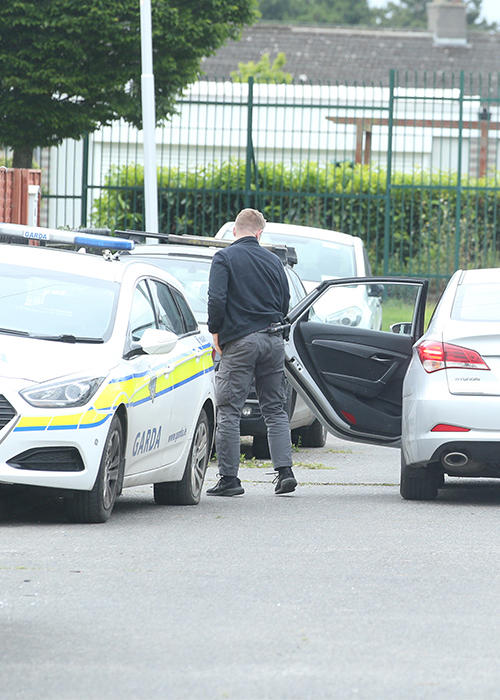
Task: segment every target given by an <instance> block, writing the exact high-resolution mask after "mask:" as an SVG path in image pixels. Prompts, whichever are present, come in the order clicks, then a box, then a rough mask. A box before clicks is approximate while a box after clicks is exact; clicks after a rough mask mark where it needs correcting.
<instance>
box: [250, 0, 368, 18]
mask: <svg viewBox="0 0 500 700" xmlns="http://www.w3.org/2000/svg"><path fill="white" fill-rule="evenodd" d="M259 9H260V12H261V14H262V19H268V20H279V21H282V22H294V23H295V22H308V23H309V22H314V23H316V24H371V22H372V17H373V13H372V10H370V8H369V7H368V2H367V0H261V2H260V6H259Z"/></svg>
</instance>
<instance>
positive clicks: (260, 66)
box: [231, 51, 292, 83]
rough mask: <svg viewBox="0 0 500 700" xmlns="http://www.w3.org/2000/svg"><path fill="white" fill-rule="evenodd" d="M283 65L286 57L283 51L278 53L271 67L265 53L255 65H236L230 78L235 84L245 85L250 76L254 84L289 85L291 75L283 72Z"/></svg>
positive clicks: (250, 63) (251, 63) (249, 63)
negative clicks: (236, 67)
mask: <svg viewBox="0 0 500 700" xmlns="http://www.w3.org/2000/svg"><path fill="white" fill-rule="evenodd" d="M285 63H286V55H285V54H284V53H283V51H280V52H279V53H278V55H277V56H276V58H275V59H274V61H273V63H272V65H271V61H270V59H269V54H268V53H265V54H263V55H262V57H261V59H260V60H259V61H257V63H255V61H248V63H238V70H233V71H231V78H232V80H233V81H234V82H235V83H246V82H248V78H250V76H252V77H253V79H254V80H255V82H256V83H291V82H292V76H291V74H290V73H286V72H285V71H284V70H283V68H284V67H285Z"/></svg>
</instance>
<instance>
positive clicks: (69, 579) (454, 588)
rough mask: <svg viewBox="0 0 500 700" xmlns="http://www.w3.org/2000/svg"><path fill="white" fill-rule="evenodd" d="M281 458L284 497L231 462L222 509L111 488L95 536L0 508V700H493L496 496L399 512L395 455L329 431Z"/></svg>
mask: <svg viewBox="0 0 500 700" xmlns="http://www.w3.org/2000/svg"><path fill="white" fill-rule="evenodd" d="M294 459H295V463H296V467H295V471H296V474H297V476H298V479H299V482H300V485H299V488H298V489H297V491H296V493H295V494H294V495H291V496H283V497H275V496H274V495H273V486H272V483H271V482H272V475H271V476H267V475H266V473H265V472H266V471H267V469H266V468H265V467H264V468H260V467H259V466H257V465H256V464H255V463H252V462H250V463H248V462H246V463H245V462H244V463H243V466H242V470H241V476H242V480H243V482H244V485H245V489H246V493H245V495H244V496H242V497H236V498H229V499H227V498H226V499H224V498H209V497H206V496H204V497H203V498H202V500H201V503H200V505H199V506H197V507H180V508H174V507H170V508H169V507H158V506H155V505H154V504H153V500H152V492H151V488H150V487H141V488H134V489H129V490H127V491H125V493H124V495H123V496H122V498H120V499H119V501H118V503H117V507H116V511H115V512H114V514H113V516H112V518H111V520H110V521H109V522H108V523H106V524H105V525H69V524H68V523H67V522H65V520H64V515H63V512H62V508H61V504H60V503H59V501H57V500H53V499H52V500H50V499H44V502H43V504H42V505H40V503H39V502H37V500H35V499H34V498H33V497H30V498H28V497H24V498H19V499H17V500H16V501H15V502H14V501H11V502H10V504H5V503H4V505H6V510H4V520H3V522H2V524H1V527H2V530H3V532H2V545H1V546H0V584H1V586H0V621H1V626H2V640H3V644H2V664H1V665H0V684H1V685H0V687H1V688H2V692H1V693H0V696H1V697H2V698H6V700H11V698H23V699H24V698H26V699H28V698H29V699H30V700H31V699H33V700H34V699H35V698H36V699H37V700H39V699H40V698H44V700H47V699H48V700H52V699H54V700H56V699H57V700H67V699H68V700H69V699H71V700H73V699H75V700H81V699H84V700H87V699H92V700H93V699H94V698H95V699H96V700H107V699H108V698H109V699H115V698H116V699H117V700H118V699H120V700H122V699H123V698H134V699H136V698H139V699H142V698H144V700H150V699H153V698H154V699H156V698H158V699H160V698H162V699H165V698H168V699H169V700H170V699H174V700H176V699H177V698H179V699H181V698H182V699H184V698H186V699H188V698H189V699H193V698H194V699H197V698H200V699H201V698H204V699H205V698H209V699H212V698H213V699H221V700H223V699H226V698H230V699H231V698H232V699H235V700H240V699H241V700H243V699H245V700H246V699H249V700H253V699H255V700H260V699H262V698H269V699H272V700H276V699H288V698H297V699H298V700H299V699H300V700H303V699H304V698H311V700H316V699H317V698H339V700H343V699H344V698H370V699H371V698H373V699H376V700H378V699H379V698H419V700H420V698H453V700H455V699H456V698H472V697H474V698H492V697H496V696H497V695H498V687H499V684H500V670H499V665H498V660H497V652H496V649H497V647H498V645H499V643H500V626H499V622H498V619H499V618H498V613H497V610H498V590H499V564H498V562H499V561H500V551H499V545H498V537H497V535H496V533H497V529H498V515H497V513H498V507H499V505H500V490H499V487H498V486H497V484H496V483H494V482H475V483H474V484H471V483H468V482H464V484H456V483H451V484H450V485H449V486H447V488H446V489H445V491H444V493H443V496H442V497H440V499H439V500H438V501H436V502H431V503H417V502H405V501H402V500H401V498H400V496H399V492H398V476H399V453H398V452H397V451H396V450H391V449H389V448H372V447H365V446H362V445H357V444H354V443H352V444H351V443H346V442H341V441H339V440H336V439H334V438H331V437H330V438H329V439H328V441H327V445H326V447H325V448H322V449H317V450H312V449H311V450H305V449H304V450H299V451H297V452H294ZM243 460H244V457H243ZM215 479H216V466H215V465H214V464H212V465H211V466H210V468H209V474H208V478H207V485H210V484H212V483H214V482H215Z"/></svg>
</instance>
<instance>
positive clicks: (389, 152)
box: [384, 69, 394, 275]
mask: <svg viewBox="0 0 500 700" xmlns="http://www.w3.org/2000/svg"><path fill="white" fill-rule="evenodd" d="M393 122H394V69H391V70H390V71H389V119H388V123H387V169H386V181H385V216H384V275H387V274H388V273H389V244H390V235H391V209H392V201H391V184H392V183H391V178H392V129H393Z"/></svg>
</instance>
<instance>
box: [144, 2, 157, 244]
mask: <svg viewBox="0 0 500 700" xmlns="http://www.w3.org/2000/svg"><path fill="white" fill-rule="evenodd" d="M140 4H141V58H142V62H141V65H142V73H141V93H142V129H143V138H144V211H145V219H146V222H145V223H146V231H151V233H158V183H157V179H156V143H155V135H156V134H155V131H156V113H155V78H154V75H153V41H152V29H151V0H140ZM146 242H148V243H150V242H153V241H151V240H148V239H146Z"/></svg>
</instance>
